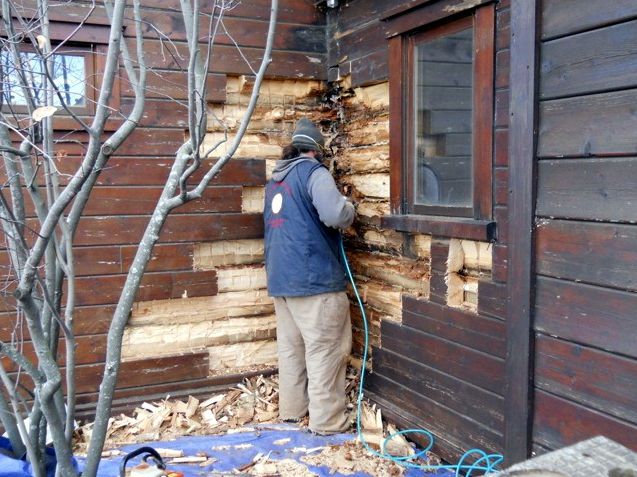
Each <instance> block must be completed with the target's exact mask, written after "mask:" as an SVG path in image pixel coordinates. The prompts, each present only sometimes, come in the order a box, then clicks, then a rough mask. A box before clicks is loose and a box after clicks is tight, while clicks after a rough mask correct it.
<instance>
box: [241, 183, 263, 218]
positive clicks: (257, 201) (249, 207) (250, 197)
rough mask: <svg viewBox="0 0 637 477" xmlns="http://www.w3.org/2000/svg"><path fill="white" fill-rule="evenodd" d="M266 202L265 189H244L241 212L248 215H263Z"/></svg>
mask: <svg viewBox="0 0 637 477" xmlns="http://www.w3.org/2000/svg"><path fill="white" fill-rule="evenodd" d="M264 201H265V188H264V187H244V188H243V193H242V195H241V211H242V212H244V213H248V214H249V213H259V212H261V213H263V205H264Z"/></svg>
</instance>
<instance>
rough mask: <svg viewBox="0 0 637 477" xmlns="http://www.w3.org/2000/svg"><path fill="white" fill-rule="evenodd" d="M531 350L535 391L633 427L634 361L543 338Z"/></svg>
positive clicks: (636, 402) (636, 398)
mask: <svg viewBox="0 0 637 477" xmlns="http://www.w3.org/2000/svg"><path fill="white" fill-rule="evenodd" d="M535 350H536V355H535V385H536V386H537V387H538V388H540V389H543V390H544V391H548V392H550V393H552V394H555V395H558V396H561V397H565V398H568V399H571V400H573V401H575V402H578V403H581V404H584V405H586V406H588V407H591V408H593V409H596V410H598V411H602V412H605V413H607V414H611V415H613V416H615V417H617V418H619V419H622V420H626V421H628V422H631V423H633V424H637V360H635V359H629V358H624V357H621V356H617V355H613V354H611V353H606V352H604V351H598V350H594V349H592V348H588V347H585V346H582V345H579V344H574V343H569V342H567V341H562V340H559V339H555V338H551V337H548V336H543V335H538V337H537V338H536V340H535ZM609 370H612V372H609Z"/></svg>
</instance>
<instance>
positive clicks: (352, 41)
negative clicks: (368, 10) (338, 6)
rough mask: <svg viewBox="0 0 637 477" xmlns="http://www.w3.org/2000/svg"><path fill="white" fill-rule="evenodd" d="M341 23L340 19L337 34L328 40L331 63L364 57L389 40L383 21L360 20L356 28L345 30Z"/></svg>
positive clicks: (361, 7) (360, 6)
mask: <svg viewBox="0 0 637 477" xmlns="http://www.w3.org/2000/svg"><path fill="white" fill-rule="evenodd" d="M364 8H365V7H364V6H363V5H359V9H364ZM339 13H340V12H339ZM339 20H340V18H339ZM339 23H340V21H339V22H337V24H336V31H335V34H334V35H332V36H331V38H330V39H329V40H328V41H329V48H328V52H329V64H330V65H338V64H342V63H344V61H345V60H349V61H351V60H356V59H358V58H362V57H364V56H366V55H368V54H369V53H371V52H373V51H374V50H375V49H377V48H378V45H383V44H384V43H386V41H387V40H386V39H385V35H386V30H387V26H386V24H385V23H383V22H378V21H371V22H370V21H367V22H360V23H359V25H357V26H356V27H355V28H351V29H349V30H343V29H342V28H341V26H340V25H339Z"/></svg>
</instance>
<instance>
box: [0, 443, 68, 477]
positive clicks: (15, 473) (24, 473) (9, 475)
mask: <svg viewBox="0 0 637 477" xmlns="http://www.w3.org/2000/svg"><path fill="white" fill-rule="evenodd" d="M0 449H1V451H0V477H31V476H32V475H33V474H32V473H31V465H30V464H29V463H28V462H25V461H24V460H20V459H14V458H12V457H9V456H8V455H5V451H6V453H12V449H11V443H10V442H9V439H7V438H6V437H0ZM46 454H47V455H46V458H47V465H46V475H47V477H53V476H54V475H55V454H54V452H53V449H50V448H49V449H47V450H46ZM73 465H75V468H76V469H77V468H78V467H77V462H73Z"/></svg>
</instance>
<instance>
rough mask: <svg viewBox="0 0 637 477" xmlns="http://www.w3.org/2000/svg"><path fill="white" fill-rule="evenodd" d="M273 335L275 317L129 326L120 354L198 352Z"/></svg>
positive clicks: (140, 354) (143, 354) (274, 332)
mask: <svg viewBox="0 0 637 477" xmlns="http://www.w3.org/2000/svg"><path fill="white" fill-rule="evenodd" d="M275 336H276V318H275V317H274V316H273V315H264V316H258V317H254V318H229V319H221V320H214V321H213V320H210V321H199V322H195V323H179V324H164V325H152V324H149V325H145V326H132V327H129V328H127V329H126V331H125V332H124V341H123V344H122V357H123V358H124V359H129V358H137V359H141V358H150V357H156V356H165V355H170V354H176V353H185V352H194V351H201V350H202V349H204V348H207V347H210V346H218V345H227V344H231V343H247V342H251V341H259V340H265V339H273V338H275Z"/></svg>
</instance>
